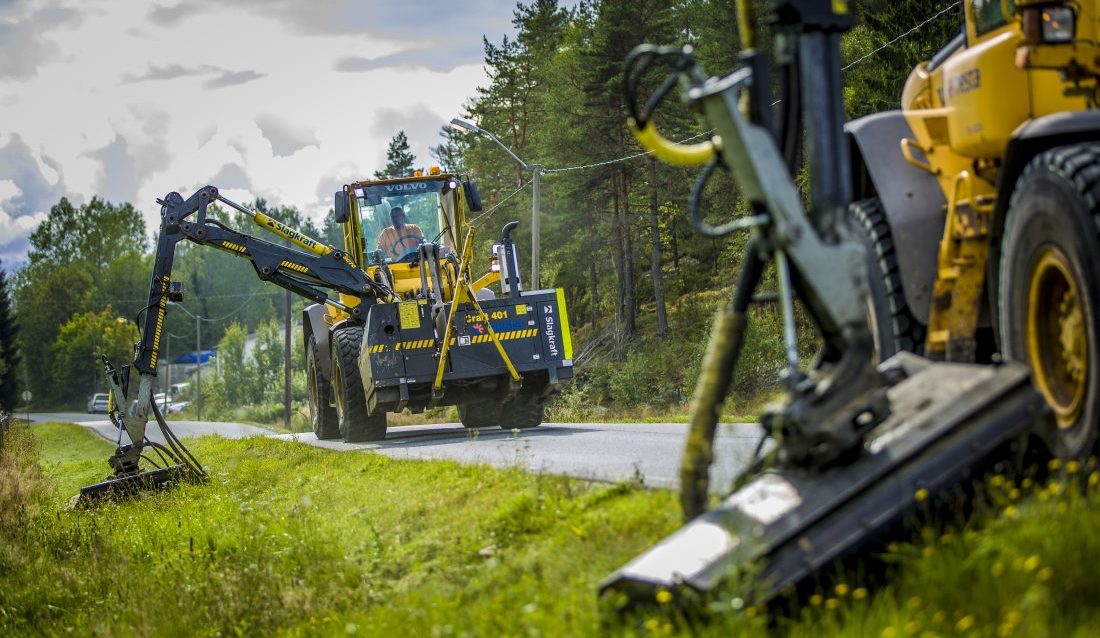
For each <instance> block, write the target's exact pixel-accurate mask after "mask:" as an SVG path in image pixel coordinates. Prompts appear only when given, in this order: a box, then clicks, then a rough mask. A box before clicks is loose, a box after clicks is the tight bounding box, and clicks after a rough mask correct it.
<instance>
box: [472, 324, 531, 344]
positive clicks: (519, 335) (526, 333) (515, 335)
mask: <svg viewBox="0 0 1100 638" xmlns="http://www.w3.org/2000/svg"><path fill="white" fill-rule="evenodd" d="M538 333H539V330H538V328H531V329H529V330H512V331H510V332H498V333H497V339H500V340H501V341H508V340H510V339H530V338H531V337H533V336H535V335H537V334H538ZM492 341H493V339H492V337H490V336H489V335H487V334H483V335H474V336H472V337H470V345H473V344H475V343H492ZM454 344H455V340H454V339H453V338H452V339H451V345H452V346H453V345H454Z"/></svg>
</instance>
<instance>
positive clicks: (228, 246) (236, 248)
mask: <svg viewBox="0 0 1100 638" xmlns="http://www.w3.org/2000/svg"><path fill="white" fill-rule="evenodd" d="M222 247H223V248H225V249H227V250H232V251H233V252H235V253H240V254H242V255H243V254H244V253H246V252H247V251H246V250H245V248H244V246H242V245H240V244H235V243H233V242H231V241H222Z"/></svg>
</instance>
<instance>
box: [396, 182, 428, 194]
mask: <svg viewBox="0 0 1100 638" xmlns="http://www.w3.org/2000/svg"><path fill="white" fill-rule="evenodd" d="M386 190H388V191H391V192H392V191H417V190H428V184H427V183H426V182H414V183H412V184H386Z"/></svg>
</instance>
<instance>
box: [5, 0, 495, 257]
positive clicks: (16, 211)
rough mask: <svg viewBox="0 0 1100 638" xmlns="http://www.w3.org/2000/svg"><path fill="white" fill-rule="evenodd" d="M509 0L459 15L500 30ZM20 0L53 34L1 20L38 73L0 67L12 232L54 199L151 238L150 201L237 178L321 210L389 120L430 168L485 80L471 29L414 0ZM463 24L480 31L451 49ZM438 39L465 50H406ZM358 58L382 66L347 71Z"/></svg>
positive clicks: (271, 197)
mask: <svg viewBox="0 0 1100 638" xmlns="http://www.w3.org/2000/svg"><path fill="white" fill-rule="evenodd" d="M448 6H450V5H448ZM513 6H514V3H513V2H512V1H511V0H478V2H477V4H476V6H474V7H473V8H467V9H463V11H462V12H460V13H463V15H465V16H466V18H469V17H470V12H471V11H474V10H475V9H476V10H477V11H481V12H483V14H482V15H481V16H480V18H481V24H484V25H485V27H484V28H486V29H498V30H503V29H508V23H509V22H510V20H511V11H512V8H513ZM305 7H310V11H306V9H305ZM340 7H344V8H345V9H346V10H347V11H348V12H349V13H345V14H341V11H344V10H345V9H340V10H339V11H338V10H337V9H339V8H340ZM47 9H48V10H49V11H50V12H52V13H44V12H46V10H47ZM314 9H315V11H314ZM19 11H20V15H21V16H22V17H27V16H34V15H39V14H43V15H52V16H54V18H53V22H51V23H49V28H45V26H43V25H38V26H34V27H33V28H32V26H30V25H24V21H22V20H16V19H14V18H13V19H12V20H9V21H7V22H4V23H3V24H4V25H8V26H11V25H14V26H13V27H12V28H20V27H22V28H23V31H20V32H19V33H22V34H26V33H33V34H34V36H35V37H36V38H38V41H37V42H38V44H39V45H40V47H39V48H40V52H41V55H39V56H38V57H36V58H35V62H34V65H33V73H29V74H28V73H26V72H23V73H21V74H19V75H18V76H16V75H7V76H0V122H3V123H4V129H5V131H9V132H10V134H9V133H7V132H6V133H4V134H0V183H3V180H7V181H9V182H11V183H12V185H14V186H15V187H17V188H19V189H21V192H22V194H21V195H16V196H12V198H9V199H10V202H9V204H11V202H18V207H15V206H14V205H9V206H8V207H7V208H5V211H6V212H5V215H6V217H5V219H6V222H5V223H6V224H7V226H4V227H0V237H3V238H5V239H6V238H7V237H8V236H9V235H8V234H7V232H6V231H7V230H9V229H15V228H16V227H17V225H18V227H19V228H23V227H24V226H26V225H27V224H32V223H33V224H36V223H37V221H36V220H40V219H41V215H42V213H40V212H35V211H42V210H47V209H48V208H49V206H50V205H52V204H53V203H56V201H57V198H58V197H60V195H66V196H68V197H69V198H70V199H72V200H73V201H74V202H80V201H87V200H88V199H90V198H91V196H92V195H97V194H98V195H103V196H105V197H107V198H109V199H111V200H113V201H121V200H123V199H125V200H128V201H131V202H132V203H133V204H134V205H135V206H136V207H137V208H138V210H140V211H142V212H143V214H144V216H145V219H146V227H147V228H149V229H150V231H151V232H152V230H153V229H155V228H157V226H158V225H159V219H158V215H159V207H158V206H157V205H156V204H155V199H156V198H157V197H162V196H163V195H164V194H165V193H167V192H169V191H171V190H178V191H179V192H181V193H182V194H184V195H185V196H186V195H190V193H191V192H192V191H193V190H195V189H197V188H199V187H201V186H203V185H204V184H206V183H210V182H211V180H213V179H214V178H215V177H217V176H219V175H221V176H223V177H226V178H232V179H230V182H231V183H227V184H225V185H224V186H225V188H226V189H229V190H227V192H226V194H227V196H230V195H229V194H230V192H231V193H232V194H233V195H232V196H233V197H234V198H239V199H240V200H250V199H251V198H253V197H263V198H264V199H266V200H267V201H268V202H269V203H270V204H272V205H290V206H297V207H298V208H300V209H302V210H303V212H305V213H306V214H307V215H309V216H311V217H313V218H314V219H318V218H320V216H321V215H323V214H324V213H325V212H327V211H328V209H329V208H330V207H331V206H332V201H331V199H332V192H333V191H334V190H336V189H337V188H339V186H340V185H342V184H344V183H347V182H348V181H351V180H354V179H357V178H363V177H367V176H369V175H370V174H371V173H372V172H373V171H374V170H376V169H377V168H379V167H380V166H382V165H383V164H384V156H385V148H386V144H387V143H388V141H389V139H390V137H392V135H394V134H395V133H396V132H397V128H396V127H403V128H404V129H405V130H406V133H407V134H408V135H409V137H410V144H411V146H412V150H413V152H414V153H415V154H416V156H417V159H418V160H419V162H420V163H422V164H425V165H426V164H429V163H430V162H431V158H430V155H429V152H428V147H429V146H430V145H435V144H437V143H438V141H439V140H438V137H437V131H438V130H439V127H440V126H442V125H443V124H444V123H445V122H446V121H448V120H449V119H450V118H451V117H453V116H455V115H458V114H459V113H460V112H461V110H462V105H463V103H464V102H465V100H466V99H467V98H468V97H469V96H471V95H472V94H473V93H474V89H475V87H476V86H477V85H478V84H482V83H484V81H485V76H484V72H483V70H482V68H481V64H480V61H479V59H478V58H479V56H475V55H474V53H473V52H476V51H477V50H478V49H479V48H480V42H481V35H482V34H481V33H480V32H478V30H477V28H476V27H475V28H471V29H466V30H458V31H456V30H455V29H453V26H454V25H453V24H451V23H450V22H449V21H448V20H438V19H435V18H434V17H433V18H431V19H416V20H411V21H410V20H398V17H400V16H404V17H405V18H407V17H408V15H409V11H408V4H407V3H399V2H387V3H379V2H367V3H359V2H354V3H351V2H350V0H317V2H313V3H309V4H307V5H299V4H298V3H294V2H285V1H279V2H274V1H272V2H270V3H269V2H258V1H253V0H233V1H228V0H227V1H225V2H208V1H205V0H201V1H200V0H194V1H193V0H182V1H181V2H175V3H169V2H165V3H161V4H155V5H154V4H150V3H148V2H146V1H145V0H56V1H55V0H35V1H31V2H25V3H23V4H21V5H20V9H19ZM448 11H450V9H448ZM490 11H491V14H490V13H489V12H490ZM310 12H312V13H310ZM413 13H416V14H417V15H418V16H421V17H424V16H425V15H429V14H430V15H439V13H438V12H436V13H432V12H428V14H425V13H424V12H422V11H420V10H419V9H418V10H416V11H414V12H413ZM307 14H309V15H307ZM341 15H343V17H344V18H346V19H345V20H343V21H341V20H339V19H338V18H340V17H341ZM58 16H64V17H65V19H64V20H63V21H61V20H60V19H59V18H58ZM466 18H463V20H465V22H464V24H466V23H470V22H471V20H469V19H466ZM5 19H7V18H6V16H5V14H3V13H0V21H2V20H5ZM399 23H400V28H397V25H398V24H399ZM371 25H374V26H373V27H372V26H371ZM447 25H449V26H447ZM445 26H446V28H444V27H445ZM379 27H380V28H379ZM372 28H373V29H374V30H371V29H372ZM455 33H464V34H465V36H464V38H468V40H469V41H470V42H465V41H462V42H457V43H456V42H455V41H454V40H453V39H450V38H453V36H454V34H455ZM502 33H503V31H500V33H498V34H496V35H494V34H493V33H492V32H490V33H489V38H490V39H491V40H496V39H498V38H499V37H500V35H501V34H502ZM20 37H22V36H20ZM432 42H437V43H439V46H441V47H444V49H445V50H447V51H453V50H456V49H455V47H456V46H458V47H461V48H463V49H464V55H462V56H456V57H451V58H449V59H450V60H452V62H448V63H447V64H434V63H433V64H424V63H414V64H411V65H410V64H409V60H408V59H407V57H406V53H407V52H409V51H410V50H414V51H417V55H418V56H421V55H423V56H430V48H431V43H432ZM471 42H472V43H473V45H472V46H471V44H470V43H471ZM349 57H352V58H362V59H365V60H372V61H374V64H373V65H368V66H370V68H369V69H367V70H362V71H358V72H355V73H347V72H342V71H340V70H338V69H337V68H336V67H337V62H338V61H339V60H341V59H346V58H349ZM423 60H427V61H429V62H430V59H429V58H427V57H425V58H423ZM387 61H392V62H393V64H387V63H386V62H387ZM416 62H420V59H417V60H416ZM20 65H21V66H20V68H21V69H25V68H27V64H25V63H23V62H21V63H20ZM452 66H453V68H448V67H452ZM433 69H434V70H433ZM5 148H7V149H8V150H9V159H8V160H5V156H4V155H3V153H4V151H5ZM5 161H7V163H5ZM6 167H8V168H6ZM215 185H217V184H215ZM24 219H27V220H29V221H20V220H24ZM0 241H3V240H0ZM24 245H25V242H24ZM5 250H6V249H5ZM2 252H3V251H2V250H0V257H3V254H2Z"/></svg>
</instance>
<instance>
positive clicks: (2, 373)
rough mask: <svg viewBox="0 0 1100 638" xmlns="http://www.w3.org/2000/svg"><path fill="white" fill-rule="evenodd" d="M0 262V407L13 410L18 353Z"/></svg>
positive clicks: (6, 288) (13, 321)
mask: <svg viewBox="0 0 1100 638" xmlns="http://www.w3.org/2000/svg"><path fill="white" fill-rule="evenodd" d="M2 266H3V265H2V264H0V409H2V410H13V409H15V403H16V400H17V398H18V396H19V395H18V391H19V388H18V383H16V370H17V369H18V367H19V358H18V357H19V355H18V354H17V352H16V349H15V333H16V330H17V328H16V325H15V317H14V316H13V314H12V311H11V298H10V297H9V296H8V280H7V276H6V275H5V274H4V270H3V267H2Z"/></svg>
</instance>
